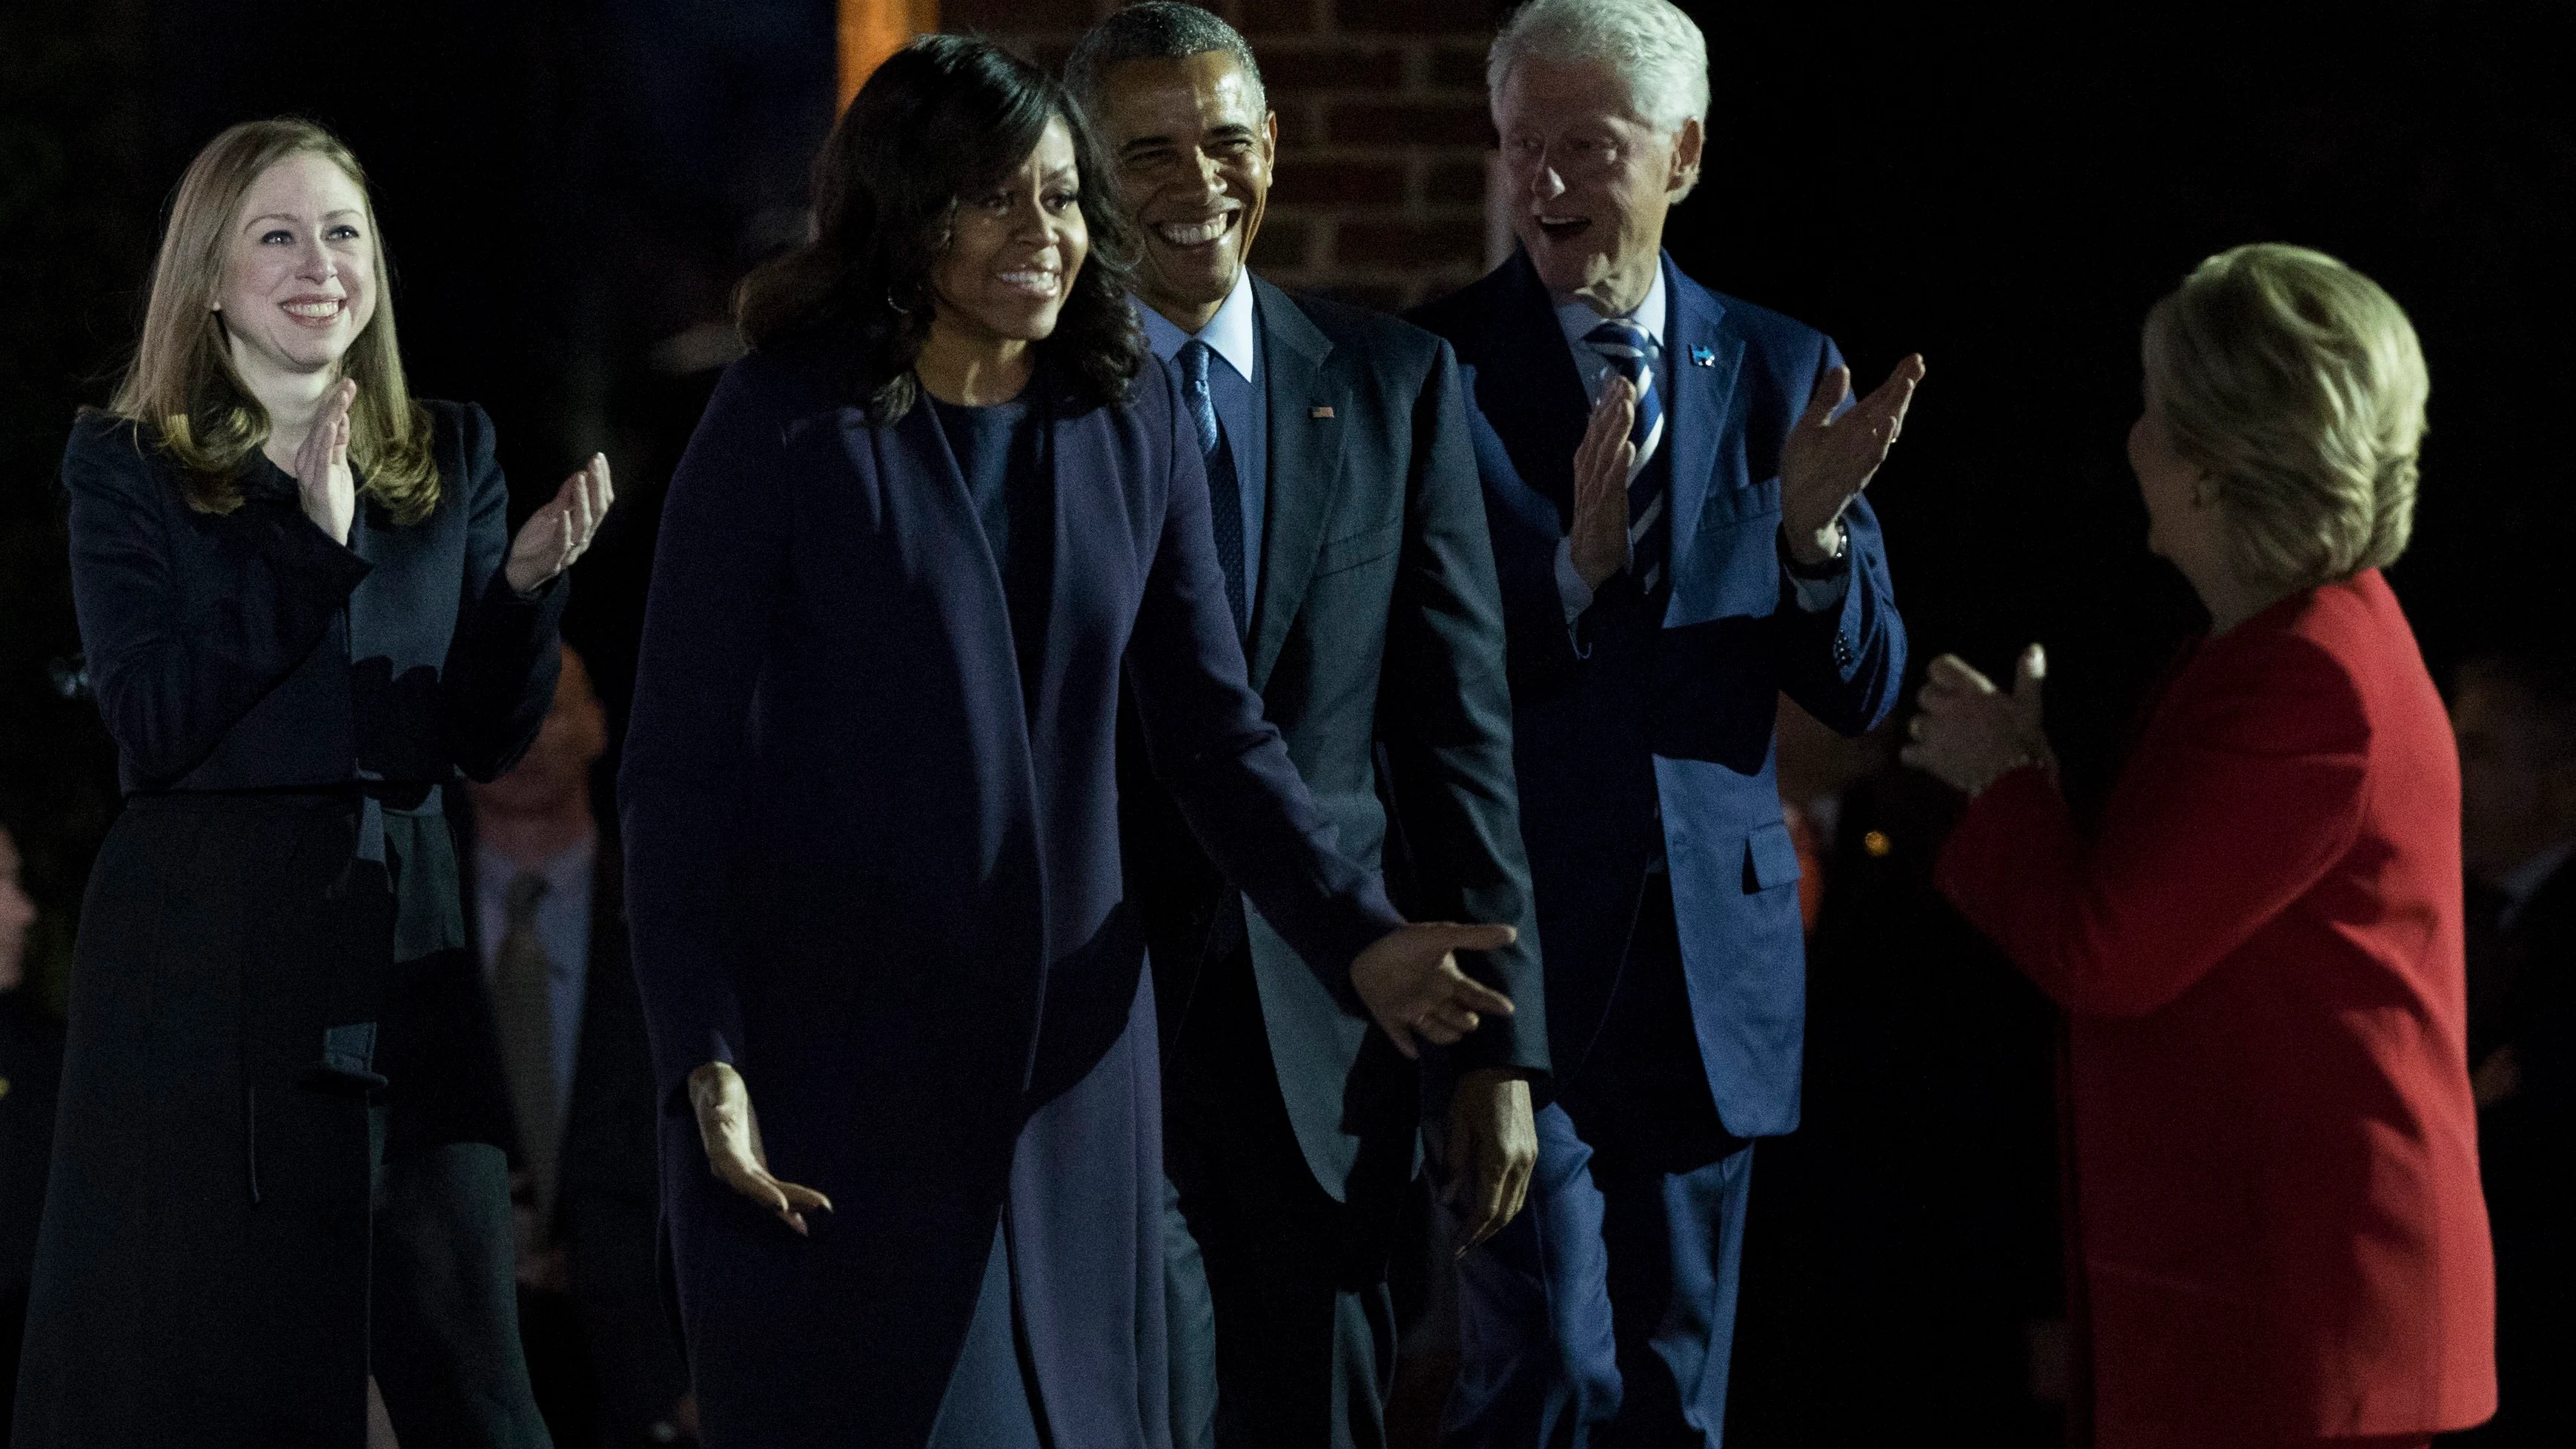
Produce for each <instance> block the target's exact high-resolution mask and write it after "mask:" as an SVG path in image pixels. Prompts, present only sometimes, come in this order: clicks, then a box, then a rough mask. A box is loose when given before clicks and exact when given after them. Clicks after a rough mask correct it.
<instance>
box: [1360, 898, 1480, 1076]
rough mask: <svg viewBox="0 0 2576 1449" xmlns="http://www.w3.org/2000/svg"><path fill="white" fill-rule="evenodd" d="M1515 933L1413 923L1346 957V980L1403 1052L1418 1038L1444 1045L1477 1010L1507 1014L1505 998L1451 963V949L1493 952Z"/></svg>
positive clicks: (1475, 1020)
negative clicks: (1348, 963) (1348, 965)
mask: <svg viewBox="0 0 2576 1449" xmlns="http://www.w3.org/2000/svg"><path fill="white" fill-rule="evenodd" d="M1518 939H1520V932H1518V931H1516V930H1514V929H1513V928H1511V927H1510V926H1461V925H1455V924H1452V923H1450V922H1447V921H1415V922H1411V923H1409V924H1406V925H1402V926H1398V927H1396V928H1395V929H1394V930H1392V931H1389V932H1387V933H1386V934H1385V935H1383V936H1380V937H1378V938H1377V940H1376V941H1374V942H1372V943H1371V944H1370V946H1369V948H1368V949H1367V950H1365V951H1362V952H1361V953H1360V954H1359V959H1357V960H1355V961H1353V962H1352V963H1351V986H1352V987H1353V989H1355V990H1357V991H1358V992H1359V994H1360V1000H1361V1001H1362V1002H1363V1003H1365V1004H1366V1005H1367V1006H1368V1009H1369V1015H1370V1016H1372V1017H1374V1018H1376V1020H1377V1024H1378V1028H1379V1029H1380V1030H1382V1031H1384V1032H1385V1033H1386V1034H1387V1036H1388V1038H1389V1039H1390V1040H1392V1041H1394V1043H1395V1049H1396V1050H1397V1051H1400V1052H1402V1053H1404V1054H1405V1055H1406V1056H1408V1057H1414V1056H1420V1055H1421V1053H1422V1048H1421V1045H1420V1043H1421V1042H1426V1041H1427V1042H1430V1043H1431V1044H1433V1045H1434V1046H1447V1045H1449V1044H1450V1043H1452V1042H1455V1041H1457V1040H1458V1039H1459V1038H1461V1037H1463V1036H1466V1035H1467V1034H1468V1033H1470V1032H1472V1031H1474V1030H1475V1029H1476V1028H1477V1026H1478V1025H1480V1024H1481V1023H1482V1022H1483V1020H1484V1013H1486V1012H1496V1013H1499V1014H1501V1015H1504V1016H1509V1015H1511V1014H1512V999H1511V998H1510V997H1508V996H1505V995H1504V994H1503V993H1501V992H1499V991H1496V990H1495V989H1493V988H1492V987H1490V986H1487V985H1485V984H1484V983H1482V982H1480V981H1478V980H1476V979H1475V978H1474V977H1471V976H1469V975H1468V974H1467V973H1466V972H1464V971H1461V970H1459V969H1458V958H1457V956H1456V955H1455V954H1454V953H1456V952H1459V951H1498V950H1501V949H1502V948H1503V947H1505V946H1508V945H1510V944H1511V943H1512V942H1514V941H1516V940H1518Z"/></svg>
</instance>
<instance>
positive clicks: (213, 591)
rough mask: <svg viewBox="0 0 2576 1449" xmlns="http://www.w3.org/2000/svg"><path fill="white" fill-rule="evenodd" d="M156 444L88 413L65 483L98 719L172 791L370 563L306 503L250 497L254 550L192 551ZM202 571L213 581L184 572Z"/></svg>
mask: <svg viewBox="0 0 2576 1449" xmlns="http://www.w3.org/2000/svg"><path fill="white" fill-rule="evenodd" d="M148 449H149V445H148V444H147V443H145V442H144V441H143V440H142V439H141V438H139V437H138V436H137V435H136V433H135V431H134V429H133V428H131V427H128V426H121V425H113V424H106V423H103V422H101V421H99V420H96V419H85V420H83V421H82V422H81V423H80V424H79V425H78V426H77V427H76V428H75V429H74V430H73V433H72V439H71V444H70V446H69V447H68V448H66V449H65V450H64V453H63V485H64V487H65V489H66V490H67V491H68V492H69V493H70V495H71V548H72V599H73V603H74V606H75V607H76V608H77V610H78V612H79V618H80V632H81V647H82V649H83V650H84V651H85V652H86V653H87V655H88V658H89V671H90V679H91V681H92V683H93V685H94V687H95V688H96V690H97V693H98V706H99V713H100V714H101V715H102V716H104V717H105V719H106V722H107V731H108V733H109V734H110V735H113V736H114V737H115V739H116V743H117V746H118V748H120V749H121V750H122V751H123V752H124V753H125V756H126V758H127V759H128V760H129V761H131V762H132V764H133V765H134V767H135V769H136V770H137V771H138V772H139V773H140V775H141V778H142V781H143V783H145V784H146V785H150V786H160V785H167V784H170V783H172V782H174V781H176V780H178V779H179V778H180V777H181V776H183V775H185V774H187V773H188V771H189V770H191V769H193V768H195V767H196V765H197V763H198V762H199V761H201V760H203V759H204V758H205V757H206V756H207V755H208V754H209V753H211V752H212V751H213V750H214V748H215V746H216V745H217V744H219V743H220V742H221V741H222V740H223V737H224V735H225V732H227V731H228V730H230V729H231V728H232V727H233V726H234V725H235V724H238V723H239V722H240V721H241V718H242V716H244V715H246V714H248V713H249V712H250V710H251V707H252V706H254V705H256V704H258V703H259V701H260V700H261V699H263V698H265V697H266V696H267V695H268V693H269V691H271V690H273V689H275V688H276V687H277V686H278V685H279V684H280V683H282V682H283V681H284V680H285V679H286V677H287V676H288V675H290V674H292V673H294V672H295V669H296V667H297V666H298V665H300V664H302V663H303V662H304V660H305V658H306V657H307V656H309V655H310V654H312V652H313V651H314V649H315V648H316V647H317V646H319V645H320V644H321V642H322V640H323V638H324V636H325V635H326V634H328V633H329V632H330V628H331V623H332V621H333V620H334V619H336V618H338V617H339V615H340V611H341V610H342V609H344V608H345V607H347V605H348V602H349V595H350V592H351V591H352V590H354V589H356V588H357V586H358V581H359V580H361V579H363V578H365V577H366V576H367V572H368V567H369V566H368V564H367V562H366V560H364V559H361V558H359V557H358V556H357V555H356V554H355V553H352V552H351V551H349V550H348V549H346V548H344V547H342V546H341V545H339V544H336V543H333V542H332V541H331V539H330V536H329V535H327V534H325V533H324V532H323V531H322V530H321V529H319V528H317V527H315V526H314V524H313V522H312V520H310V519H308V518H306V517H305V516H304V514H303V512H302V511H301V510H300V509H297V508H296V507H294V506H293V505H291V504H278V503H273V502H267V501H262V500H251V501H247V502H244V503H243V504H242V505H241V506H242V509H243V511H244V513H245V514H247V515H248V516H247V518H246V519H245V520H244V522H246V523H247V525H248V527H247V530H246V536H247V538H248V540H249V544H250V546H249V547H248V548H247V549H239V550H234V549H226V550H221V551H214V552H208V551H203V550H199V551H194V552H191V553H183V552H182V551H180V550H179V549H177V548H176V547H175V546H174V544H175V542H176V540H175V539H174V537H173V534H174V532H175V531H176V530H179V529H184V528H186V527H188V526H189V524H188V521H187V516H186V512H185V510H186V504H185V502H184V501H182V499H181V498H180V496H179V493H178V490H177V487H176V484H175V483H174V482H173V480H172V479H171V478H170V477H169V476H167V474H168V472H169V470H168V469H166V468H163V467H158V466H155V464H154V463H153V462H152V460H151V455H150V453H149V451H148ZM191 558H195V559H199V560H205V559H211V560H212V562H211V563H208V562H197V563H193V564H192V563H190V562H189V560H190V559H191ZM191 568H194V569H198V570H205V571H207V576H202V577H195V578H188V577H183V574H184V572H185V571H186V570H189V569H191Z"/></svg>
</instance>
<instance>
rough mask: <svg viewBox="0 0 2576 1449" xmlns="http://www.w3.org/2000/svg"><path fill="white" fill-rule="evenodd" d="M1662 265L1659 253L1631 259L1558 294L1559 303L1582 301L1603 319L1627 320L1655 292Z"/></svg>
mask: <svg viewBox="0 0 2576 1449" xmlns="http://www.w3.org/2000/svg"><path fill="white" fill-rule="evenodd" d="M1660 265H1662V257H1661V254H1660V253H1658V252H1648V253H1646V254H1645V255H1644V256H1643V257H1632V258H1629V259H1628V260H1626V261H1623V262H1620V263H1618V264H1617V265H1615V266H1613V267H1612V268H1611V269H1610V270H1609V271H1607V272H1604V273H1603V274H1602V275H1601V276H1600V277H1598V278H1596V279H1594V280H1593V281H1591V282H1588V283H1586V284H1584V285H1583V286H1582V287H1580V288H1578V289H1576V290H1574V291H1572V292H1566V293H1562V294H1560V295H1558V296H1557V298H1556V304H1557V305H1558V306H1560V307H1563V306H1567V305H1570V304H1572V303H1575V302H1580V303H1582V304H1583V305H1584V306H1586V307H1589V308H1591V309H1592V310H1593V311H1595V312H1598V313H1600V314H1601V315H1602V316H1604V317H1625V316H1627V315H1628V314H1629V313H1631V312H1634V311H1636V310H1637V308H1638V306H1639V305H1641V304H1642V303H1644V301H1645V300H1646V294H1647V293H1648V292H1651V291H1653V290H1654V289H1655V268H1657V267H1658V266H1660Z"/></svg>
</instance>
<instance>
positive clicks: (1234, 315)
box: [1131, 267, 1270, 619]
mask: <svg viewBox="0 0 2576 1449" xmlns="http://www.w3.org/2000/svg"><path fill="white" fill-rule="evenodd" d="M1131 300H1134V301H1135V307H1136V318H1137V320H1138V321H1139V322H1140V323H1141V324H1143V326H1144V329H1145V345H1146V346H1147V347H1150V348H1152V349H1153V352H1154V355H1155V356H1156V357H1159V358H1161V359H1162V360H1163V362H1164V364H1165V365H1167V366H1168V365H1170V364H1171V361H1172V359H1173V358H1175V357H1177V356H1179V355H1180V351H1181V349H1182V348H1184V347H1187V346H1188V345H1189V344H1190V342H1191V341H1192V340H1193V339H1196V340H1197V341H1200V342H1204V343H1206V344H1207V345H1208V350H1209V351H1211V352H1213V353H1215V354H1216V358H1215V360H1213V361H1212V362H1211V363H1210V364H1209V366H1208V395H1209V397H1210V399H1211V400H1213V401H1214V402H1215V403H1216V421H1217V426H1218V427H1220V428H1222V429H1224V430H1225V438H1226V442H1227V443H1228V444H1229V445H1230V446H1231V447H1232V449H1233V452H1234V481H1235V486H1236V488H1237V489H1239V490H1240V496H1241V497H1242V499H1243V594H1244V598H1243V617H1245V618H1247V619H1249V618H1251V617H1252V606H1253V604H1254V603H1255V602H1257V601H1258V600H1259V598H1260V595H1261V537H1262V522H1263V511H1262V510H1263V508H1264V506H1265V505H1266V504H1267V503H1268V501H1269V497H1270V406H1269V400H1268V398H1267V397H1266V396H1265V395H1264V394H1263V392H1262V382H1261V328H1260V327H1259V325H1257V316H1256V313H1255V311H1254V305H1253V296H1252V269H1251V268H1250V267H1246V268H1244V269H1243V270H1242V271H1241V272H1239V273H1237V274H1236V276H1235V279H1234V290H1233V291H1231V292H1228V293H1226V294H1225V301H1224V302H1223V303H1221V304H1219V305H1218V307H1217V309H1216V315H1215V316H1214V317H1211V318H1209V319H1208V324H1207V326H1205V327H1202V328H1200V329H1199V330H1198V331H1196V332H1184V331H1182V330H1181V329H1180V328H1179V327H1177V326H1175V325H1173V323H1172V320H1171V319H1170V318H1168V317H1165V316H1164V315H1163V314H1162V313H1160V312H1157V311H1155V310H1154V309H1153V308H1151V307H1148V306H1146V305H1145V304H1144V302H1143V301H1142V300H1139V299H1131Z"/></svg>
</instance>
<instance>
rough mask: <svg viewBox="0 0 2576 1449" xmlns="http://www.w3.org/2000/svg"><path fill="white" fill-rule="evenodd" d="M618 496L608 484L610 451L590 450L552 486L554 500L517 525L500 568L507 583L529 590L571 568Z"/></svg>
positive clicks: (521, 591) (520, 589) (532, 590)
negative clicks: (557, 485) (587, 456)
mask: <svg viewBox="0 0 2576 1449" xmlns="http://www.w3.org/2000/svg"><path fill="white" fill-rule="evenodd" d="M616 498H617V491H616V490H615V489H614V488H611V487H610V486H609V484H608V455H607V454H605V453H593V454H591V455H590V461H589V462H587V463H585V464H583V465H582V466H581V469H580V471H579V472H576V473H574V474H573V475H572V476H571V477H569V478H566V479H565V480H564V482H563V486H562V487H561V488H558V489H556V490H555V496H554V498H553V500H552V501H550V502H549V503H547V504H546V506H545V507H543V508H540V509H538V510H537V511H536V512H535V513H534V514H533V515H531V516H530V517H529V519H528V521H527V522H525V523H523V524H521V525H519V536H518V537H516V538H514V539H512V540H510V561H509V562H508V563H506V564H503V565H502V566H501V567H502V572H503V573H505V574H507V575H508V576H509V580H510V587H511V588H512V589H515V590H517V591H518V592H520V593H522V594H533V593H535V592H536V591H537V590H539V589H541V588H543V587H545V585H546V582H547V580H549V579H552V578H553V577H554V576H555V575H557V574H559V573H562V572H563V571H564V570H565V569H568V568H571V567H572V561H573V560H574V559H577V558H579V557H581V555H582V550H584V549H587V548H589V547H590V540H591V538H592V537H593V536H594V535H596V534H597V533H598V532H599V521H600V520H601V519H603V518H606V517H607V516H608V505H609V504H610V503H612V502H614V501H616Z"/></svg>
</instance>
